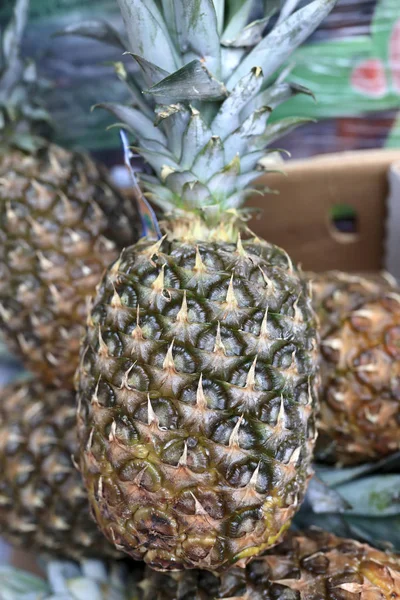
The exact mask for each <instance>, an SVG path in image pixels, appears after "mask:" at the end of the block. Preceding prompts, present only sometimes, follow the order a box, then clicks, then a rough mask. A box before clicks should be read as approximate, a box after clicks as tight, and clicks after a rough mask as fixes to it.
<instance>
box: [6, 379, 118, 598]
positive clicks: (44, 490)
mask: <svg viewBox="0 0 400 600" xmlns="http://www.w3.org/2000/svg"><path fill="white" fill-rule="evenodd" d="M75 412H76V408H75V396H74V394H73V392H70V391H65V390H58V389H47V388H44V386H43V385H42V383H40V382H39V381H38V380H33V381H30V382H26V381H22V382H19V383H15V384H11V385H9V386H8V387H6V388H5V389H4V390H2V392H1V393H0V535H1V536H2V537H4V538H5V539H7V540H8V541H9V542H11V543H12V544H14V545H17V546H22V547H24V548H26V549H28V548H29V549H31V550H41V551H46V552H51V553H52V554H57V555H63V556H68V557H71V558H80V557H81V556H117V552H116V551H115V549H114V548H113V547H112V546H111V545H110V544H108V542H107V541H106V540H105V539H104V537H103V535H102V534H101V533H100V532H99V530H98V529H97V526H96V524H95V523H94V521H93V519H92V518H91V516H90V514H89V506H88V502H87V497H86V492H85V489H84V487H83V484H82V480H81V477H80V474H79V473H78V471H77V470H76V468H75V466H74V464H73V462H72V461H73V459H72V455H74V454H76V452H77V435H76V428H75ZM0 595H1V594H0Z"/></svg>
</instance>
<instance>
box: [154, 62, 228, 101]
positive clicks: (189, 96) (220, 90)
mask: <svg viewBox="0 0 400 600" xmlns="http://www.w3.org/2000/svg"><path fill="white" fill-rule="evenodd" d="M146 93H147V94H152V95H153V96H157V97H158V98H161V99H162V98H168V99H172V100H173V101H174V102H185V101H195V100H202V101H204V100H221V99H222V98H225V97H226V96H227V91H226V88H225V86H224V84H223V83H221V82H220V81H218V80H217V79H215V78H214V77H213V76H212V75H211V73H210V72H209V71H208V70H207V69H206V67H205V66H204V65H203V64H202V62H200V61H199V60H193V61H192V62H190V63H188V64H187V65H185V66H184V67H182V69H179V70H178V71H176V72H175V73H172V75H168V77H166V78H165V79H163V80H162V81H160V82H159V83H157V84H156V85H153V86H152V87H151V88H150V89H149V90H146Z"/></svg>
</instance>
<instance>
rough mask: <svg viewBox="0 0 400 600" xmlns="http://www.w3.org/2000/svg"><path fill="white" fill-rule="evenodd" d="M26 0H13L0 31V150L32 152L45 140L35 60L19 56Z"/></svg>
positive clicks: (45, 124) (45, 119) (45, 123)
mask: <svg viewBox="0 0 400 600" xmlns="http://www.w3.org/2000/svg"><path fill="white" fill-rule="evenodd" d="M28 9H29V0H16V2H15V6H14V13H13V17H12V18H11V20H10V23H9V24H8V26H7V27H6V28H5V29H4V31H3V32H0V34H1V35H0V148H1V150H0V151H3V152H5V151H7V150H8V148H10V147H13V148H19V149H20V150H23V151H26V152H35V151H36V150H38V149H39V148H41V147H42V146H43V145H45V140H44V139H43V138H42V137H41V133H42V132H44V131H46V130H47V129H48V126H49V115H48V114H47V112H46V111H45V110H44V109H43V108H42V107H41V106H40V103H39V101H38V90H39V87H40V82H39V81H38V77H37V72H36V67H35V64H34V63H33V62H32V61H31V60H26V59H24V58H22V56H21V42H22V37H23V35H24V31H25V27H26V22H27V15H28Z"/></svg>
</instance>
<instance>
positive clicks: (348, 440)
mask: <svg viewBox="0 0 400 600" xmlns="http://www.w3.org/2000/svg"><path fill="white" fill-rule="evenodd" d="M313 290H314V305H315V309H316V311H317V313H318V315H319V319H320V323H321V381H322V383H321V389H320V415H319V423H318V428H319V432H320V435H319V439H318V443H317V456H318V457H319V458H320V459H323V460H327V461H329V462H336V463H340V464H343V465H355V464H359V463H363V462H368V461H371V460H379V459H380V458H383V457H384V456H387V455H389V454H391V453H393V452H395V451H397V450H399V449H400V293H399V289H398V287H394V282H391V281H390V280H387V279H385V278H384V277H378V276H354V275H348V274H345V273H339V272H328V273H325V274H321V275H314V276H313Z"/></svg>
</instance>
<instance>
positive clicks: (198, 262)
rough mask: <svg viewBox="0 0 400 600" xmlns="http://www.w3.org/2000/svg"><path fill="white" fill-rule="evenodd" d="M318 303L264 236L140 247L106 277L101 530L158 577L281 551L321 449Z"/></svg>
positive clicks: (90, 470) (85, 423) (97, 311)
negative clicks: (275, 547)
mask: <svg viewBox="0 0 400 600" xmlns="http://www.w3.org/2000/svg"><path fill="white" fill-rule="evenodd" d="M316 373H317V356H316V331H315V321H314V313H313V311H312V308H311V300H310V296H309V293H308V290H307V289H306V285H305V284H304V283H303V281H302V279H301V277H300V276H299V273H298V272H297V271H296V270H295V269H294V268H293V266H292V263H291V261H290V259H289V257H288V255H287V254H286V253H285V252H284V251H283V250H281V249H279V248H277V247H275V246H272V245H270V244H267V243H266V242H262V241H260V240H257V239H253V240H245V241H243V242H242V241H241V240H240V237H239V239H238V242H237V243H236V244H234V243H229V242H222V241H219V242H218V241H215V242H199V243H198V244H195V243H192V242H187V243H182V242H181V241H179V240H175V239H173V240H172V241H169V240H167V239H163V240H160V242H157V243H154V242H148V241H146V240H144V241H142V242H139V243H138V244H137V245H136V246H133V247H131V248H129V249H128V250H126V251H125V252H123V253H122V255H121V257H120V259H119V260H118V261H117V262H116V263H115V264H114V265H113V266H112V267H111V269H110V270H109V271H108V272H107V274H106V275H105V277H104V279H103V282H102V284H101V286H100V288H99V291H98V295H97V298H96V300H95V304H94V307H93V309H92V312H91V317H90V319H89V328H88V333H87V337H86V341H85V343H84V346H83V351H82V362H81V368H80V379H79V404H80V408H79V412H78V423H79V436H80V441H81V469H82V473H83V476H84V479H85V482H86V487H87V490H88V493H89V498H90V502H91V504H92V508H93V511H94V514H95V516H96V519H97V521H98V523H99V525H100V527H101V528H102V530H103V532H104V533H105V534H106V535H107V537H108V538H109V539H110V540H112V541H113V542H115V543H116V545H117V547H118V548H120V549H121V550H124V551H125V552H127V553H129V554H130V555H131V556H133V557H134V558H137V559H140V558H142V559H144V560H145V561H146V562H147V563H148V564H150V565H151V566H152V567H155V568H157V569H161V570H176V569H181V568H183V567H187V568H196V567H198V568H205V569H209V570H214V571H216V570H221V569H225V568H226V567H228V566H229V565H230V564H232V563H234V562H237V561H240V562H241V564H245V563H247V562H248V561H249V560H250V559H251V557H252V556H253V555H254V554H259V553H260V552H262V551H263V550H265V549H266V548H268V547H269V546H271V545H273V544H276V543H277V542H278V541H279V538H280V535H281V533H282V532H283V531H284V530H285V529H286V528H287V527H288V524H289V522H290V519H291V517H292V516H293V514H294V513H295V511H296V508H297V506H298V505H299V503H300V502H301V500H302V497H303V494H304V491H305V486H306V483H307V479H308V478H309V476H310V474H311V468H310V461H311V453H312V448H313V444H314V441H315V421H314V411H315V404H316V395H315V384H316Z"/></svg>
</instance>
